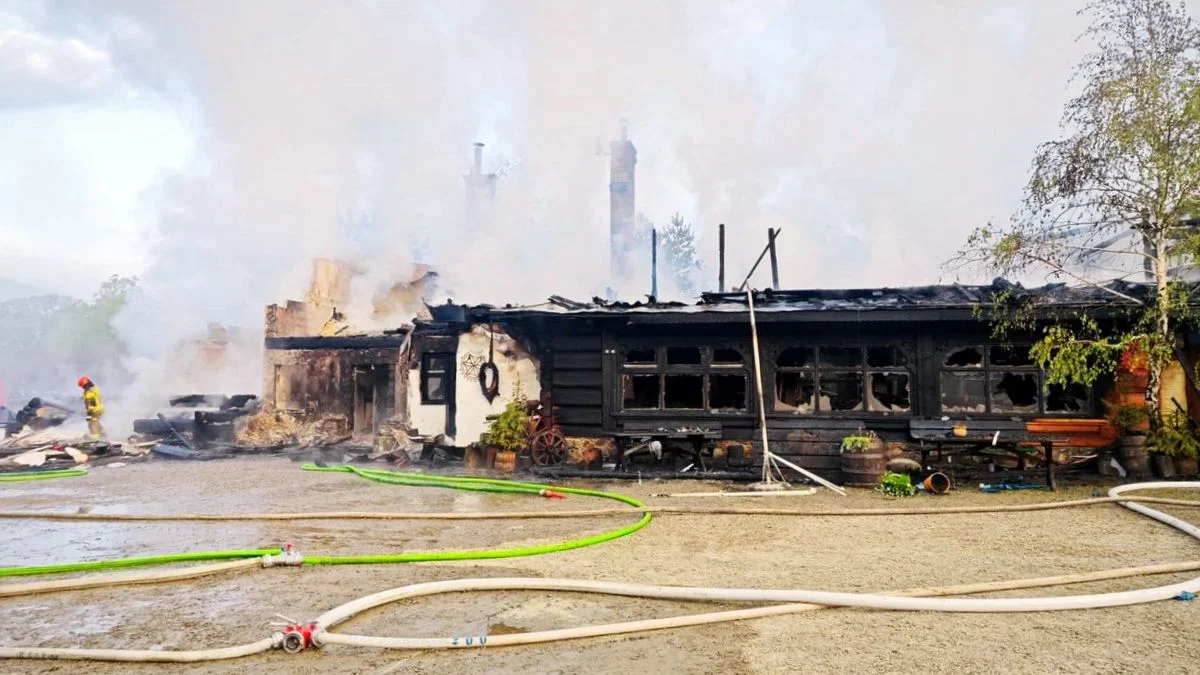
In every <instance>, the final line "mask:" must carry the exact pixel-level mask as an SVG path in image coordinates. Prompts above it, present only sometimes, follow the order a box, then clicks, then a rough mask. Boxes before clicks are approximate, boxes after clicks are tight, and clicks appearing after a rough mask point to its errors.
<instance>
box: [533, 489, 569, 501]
mask: <svg viewBox="0 0 1200 675" xmlns="http://www.w3.org/2000/svg"><path fill="white" fill-rule="evenodd" d="M538 494H540V495H541V496H543V497H545V498H547V499H566V498H567V496H566V495H565V494H563V493H561V492H558V491H555V490H542V491H541V492H539V493H538Z"/></svg>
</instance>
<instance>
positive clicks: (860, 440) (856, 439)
mask: <svg viewBox="0 0 1200 675" xmlns="http://www.w3.org/2000/svg"><path fill="white" fill-rule="evenodd" d="M877 440H879V436H877V435H876V434H875V432H874V431H867V432H863V431H862V430H859V432H858V433H856V434H854V435H853V436H846V437H845V438H843V439H842V452H849V453H856V452H870V451H871V444H872V443H874V442H875V441H877Z"/></svg>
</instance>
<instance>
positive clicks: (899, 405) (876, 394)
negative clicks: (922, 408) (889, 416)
mask: <svg viewBox="0 0 1200 675" xmlns="http://www.w3.org/2000/svg"><path fill="white" fill-rule="evenodd" d="M869 358H870V357H869V356H868V359H869ZM868 382H869V386H868V388H867V410H870V411H872V412H909V411H910V410H912V395H911V393H910V392H909V385H908V382H909V376H908V373H871V374H870V376H869V377H868Z"/></svg>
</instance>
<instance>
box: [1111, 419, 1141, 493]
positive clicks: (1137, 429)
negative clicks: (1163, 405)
mask: <svg viewBox="0 0 1200 675" xmlns="http://www.w3.org/2000/svg"><path fill="white" fill-rule="evenodd" d="M1149 421H1150V416H1149V415H1148V414H1147V412H1146V406H1144V405H1132V404H1128V403H1123V404H1121V405H1119V406H1117V407H1116V408H1115V409H1114V411H1113V418H1112V422H1113V424H1114V425H1116V427H1117V430H1118V431H1119V432H1120V439H1119V446H1118V448H1119V452H1120V456H1121V463H1122V464H1124V465H1125V469H1126V471H1128V472H1129V475H1130V476H1131V477H1133V478H1142V477H1144V476H1145V475H1146V473H1147V470H1148V468H1149V467H1148V465H1147V462H1146V430H1147V427H1148V424H1149Z"/></svg>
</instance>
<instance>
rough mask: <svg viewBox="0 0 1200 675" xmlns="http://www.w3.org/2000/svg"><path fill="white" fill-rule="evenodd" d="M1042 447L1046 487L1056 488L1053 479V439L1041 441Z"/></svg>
mask: <svg viewBox="0 0 1200 675" xmlns="http://www.w3.org/2000/svg"><path fill="white" fill-rule="evenodd" d="M1042 449H1043V450H1045V452H1046V487H1048V488H1050V489H1051V490H1058V485H1057V484H1056V483H1055V480H1054V441H1042Z"/></svg>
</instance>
